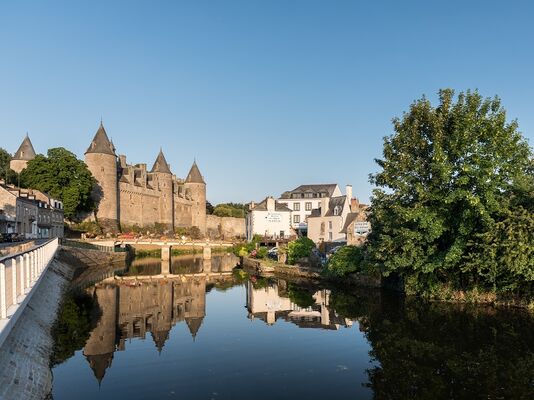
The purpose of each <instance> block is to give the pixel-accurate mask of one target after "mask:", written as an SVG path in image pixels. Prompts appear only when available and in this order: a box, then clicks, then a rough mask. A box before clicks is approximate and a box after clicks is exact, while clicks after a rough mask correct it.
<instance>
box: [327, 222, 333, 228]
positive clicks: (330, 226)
mask: <svg viewBox="0 0 534 400" xmlns="http://www.w3.org/2000/svg"><path fill="white" fill-rule="evenodd" d="M328 229H330V230H332V221H328Z"/></svg>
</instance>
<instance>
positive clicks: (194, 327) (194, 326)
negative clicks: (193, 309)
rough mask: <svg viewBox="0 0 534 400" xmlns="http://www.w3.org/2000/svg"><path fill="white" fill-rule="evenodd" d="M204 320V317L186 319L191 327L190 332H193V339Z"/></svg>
mask: <svg viewBox="0 0 534 400" xmlns="http://www.w3.org/2000/svg"><path fill="white" fill-rule="evenodd" d="M203 320H204V318H202V317H196V318H186V319H185V322H186V324H187V327H188V328H189V332H190V333H191V336H192V337H193V339H194V338H195V337H196V336H197V333H198V330H199V329H200V326H201V325H202V321H203Z"/></svg>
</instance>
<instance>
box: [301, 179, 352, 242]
mask: <svg viewBox="0 0 534 400" xmlns="http://www.w3.org/2000/svg"><path fill="white" fill-rule="evenodd" d="M350 189H352V187H350ZM351 196H352V190H348V193H347V195H344V196H336V197H331V198H329V199H327V198H324V199H322V200H321V206H320V207H319V208H316V209H314V210H313V212H312V214H311V215H310V216H309V217H308V237H309V238H310V239H311V240H313V241H314V242H315V243H316V244H320V243H323V242H326V243H331V242H344V241H345V240H346V236H345V234H344V233H342V232H341V230H342V229H343V226H344V224H345V220H346V219H347V215H348V214H349V213H350V198H351Z"/></svg>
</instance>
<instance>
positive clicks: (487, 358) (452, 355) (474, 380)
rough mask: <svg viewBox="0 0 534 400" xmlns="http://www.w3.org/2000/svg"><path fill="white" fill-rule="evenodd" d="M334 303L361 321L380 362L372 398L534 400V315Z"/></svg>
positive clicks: (388, 299)
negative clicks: (533, 316) (505, 399)
mask: <svg viewBox="0 0 534 400" xmlns="http://www.w3.org/2000/svg"><path fill="white" fill-rule="evenodd" d="M331 304H332V305H333V306H334V307H335V308H336V311H337V312H338V313H340V314H342V315H344V316H345V317H349V318H355V319H358V320H359V321H360V326H361V329H362V330H364V331H365V332H366V336H367V339H368V340H369V342H370V344H371V346H372V351H371V356H372V357H373V358H374V359H375V360H376V361H378V362H379V363H380V365H379V366H377V367H375V368H372V369H370V370H368V374H369V383H368V385H369V386H370V387H371V388H372V389H373V391H374V398H375V399H392V398H395V399H427V398H428V399H440V398H455V399H474V398H485V399H488V398H489V399H500V398H513V399H527V398H528V399H532V398H534V318H532V317H531V316H529V315H527V314H524V313H521V312H517V311H515V310H509V309H499V310H496V309H493V308H482V307H465V306H464V307H461V306H458V305H451V304H445V303H423V302H420V301H416V300H412V299H410V300H406V301H404V300H403V299H402V298H399V297H394V296H387V295H384V294H382V295H379V292H376V293H375V295H374V299H373V296H372V295H371V296H370V295H369V293H366V294H363V293H362V294H354V295H348V294H346V293H341V292H335V293H334V294H333V296H332V302H331Z"/></svg>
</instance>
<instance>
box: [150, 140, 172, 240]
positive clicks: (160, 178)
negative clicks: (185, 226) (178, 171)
mask: <svg viewBox="0 0 534 400" xmlns="http://www.w3.org/2000/svg"><path fill="white" fill-rule="evenodd" d="M150 172H152V173H153V174H155V175H156V177H157V182H158V190H159V192H160V193H161V195H160V198H159V221H155V222H159V223H160V224H163V225H165V227H166V228H167V229H169V230H171V231H173V232H174V204H173V179H172V172H171V169H170V168H169V164H168V163H167V160H165V156H164V155H163V151H162V150H161V149H160V151H159V154H158V156H157V157H156V161H155V162H154V166H153V167H152V170H151V171H150Z"/></svg>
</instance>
